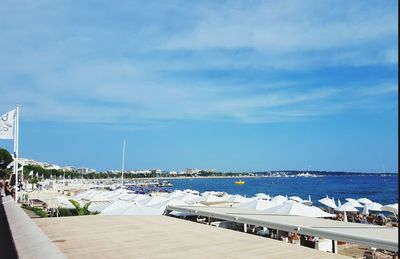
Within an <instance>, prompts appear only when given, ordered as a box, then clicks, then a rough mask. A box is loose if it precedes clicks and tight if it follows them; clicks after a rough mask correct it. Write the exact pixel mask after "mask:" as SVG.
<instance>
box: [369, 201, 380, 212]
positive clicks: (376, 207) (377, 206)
mask: <svg viewBox="0 0 400 259" xmlns="http://www.w3.org/2000/svg"><path fill="white" fill-rule="evenodd" d="M365 205H366V206H367V208H368V210H372V211H381V208H382V204H380V203H377V202H371V203H367V204H365Z"/></svg>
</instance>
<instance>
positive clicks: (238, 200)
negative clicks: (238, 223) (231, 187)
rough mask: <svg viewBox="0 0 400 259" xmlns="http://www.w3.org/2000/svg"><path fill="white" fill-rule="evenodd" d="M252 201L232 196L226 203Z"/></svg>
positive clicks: (239, 196) (240, 196)
mask: <svg viewBox="0 0 400 259" xmlns="http://www.w3.org/2000/svg"><path fill="white" fill-rule="evenodd" d="M250 200H251V199H249V198H245V197H243V196H242V195H230V196H229V197H228V198H227V199H226V200H225V202H233V203H243V202H248V201H250Z"/></svg>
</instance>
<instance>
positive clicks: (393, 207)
mask: <svg viewBox="0 0 400 259" xmlns="http://www.w3.org/2000/svg"><path fill="white" fill-rule="evenodd" d="M381 210H382V211H389V212H392V213H394V214H399V204H398V203H395V204H388V205H385V206H382V208H381Z"/></svg>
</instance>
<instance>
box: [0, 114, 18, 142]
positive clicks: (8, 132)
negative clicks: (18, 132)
mask: <svg viewBox="0 0 400 259" xmlns="http://www.w3.org/2000/svg"><path fill="white" fill-rule="evenodd" d="M14 119H15V109H14V110H12V111H9V112H7V113H6V114H4V115H2V116H1V117H0V139H13V138H14Z"/></svg>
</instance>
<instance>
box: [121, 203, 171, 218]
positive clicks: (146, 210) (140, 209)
mask: <svg viewBox="0 0 400 259" xmlns="http://www.w3.org/2000/svg"><path fill="white" fill-rule="evenodd" d="M163 212H164V210H162V209H155V208H151V207H145V206H141V205H139V204H137V203H132V204H131V205H130V206H129V207H128V208H127V209H126V210H125V211H123V212H122V214H114V215H146V216H153V215H154V216H155V215H162V214H163Z"/></svg>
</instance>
